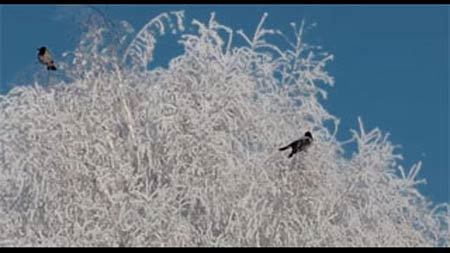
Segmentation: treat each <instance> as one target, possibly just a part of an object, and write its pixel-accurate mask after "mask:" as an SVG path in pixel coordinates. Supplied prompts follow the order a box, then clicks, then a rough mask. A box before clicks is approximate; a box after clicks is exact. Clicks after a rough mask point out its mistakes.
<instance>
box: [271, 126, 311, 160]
mask: <svg viewBox="0 0 450 253" xmlns="http://www.w3.org/2000/svg"><path fill="white" fill-rule="evenodd" d="M312 142H313V137H312V134H311V132H309V131H308V132H306V133H305V136H303V137H302V138H300V139H298V140H296V141H294V142H292V143H291V144H289V145H287V146H285V147H282V148H280V149H279V150H280V151H283V150H286V149H288V148H292V152H291V153H290V154H289V156H288V158H291V157H292V156H293V155H294V154H295V153H297V152H300V151H303V150H306V148H308V147H309V146H310V145H311V144H312Z"/></svg>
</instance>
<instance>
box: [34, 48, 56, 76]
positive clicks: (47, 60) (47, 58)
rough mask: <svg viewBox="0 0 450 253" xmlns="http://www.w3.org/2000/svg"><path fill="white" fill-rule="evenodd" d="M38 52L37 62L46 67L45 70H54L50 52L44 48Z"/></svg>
mask: <svg viewBox="0 0 450 253" xmlns="http://www.w3.org/2000/svg"><path fill="white" fill-rule="evenodd" d="M38 51H39V53H38V60H39V62H40V63H41V64H43V65H45V66H47V70H56V66H55V62H54V61H53V58H52V55H51V54H50V51H49V50H48V49H47V48H46V47H41V48H38Z"/></svg>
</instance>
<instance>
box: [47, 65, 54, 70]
mask: <svg viewBox="0 0 450 253" xmlns="http://www.w3.org/2000/svg"><path fill="white" fill-rule="evenodd" d="M47 70H56V67H55V65H50V66H47Z"/></svg>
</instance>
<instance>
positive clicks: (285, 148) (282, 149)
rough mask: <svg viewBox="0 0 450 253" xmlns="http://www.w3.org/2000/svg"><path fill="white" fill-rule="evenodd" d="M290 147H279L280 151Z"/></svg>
mask: <svg viewBox="0 0 450 253" xmlns="http://www.w3.org/2000/svg"><path fill="white" fill-rule="evenodd" d="M288 148H289V146H286V147H282V148H280V149H278V150H279V151H283V150H286V149H288Z"/></svg>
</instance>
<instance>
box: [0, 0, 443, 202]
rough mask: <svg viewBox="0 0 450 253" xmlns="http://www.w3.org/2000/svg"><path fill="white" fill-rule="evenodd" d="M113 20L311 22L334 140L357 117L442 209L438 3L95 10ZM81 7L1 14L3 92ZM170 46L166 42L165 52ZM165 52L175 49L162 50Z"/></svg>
mask: <svg viewBox="0 0 450 253" xmlns="http://www.w3.org/2000/svg"><path fill="white" fill-rule="evenodd" d="M97 7H98V8H99V9H101V10H102V11H104V12H105V13H106V14H107V15H108V16H110V17H111V19H113V20H126V21H128V22H130V23H131V24H132V25H133V27H134V28H135V29H136V30H139V29H140V28H141V27H142V26H143V25H144V24H146V23H147V22H148V21H149V19H151V18H153V17H154V16H156V15H157V14H159V13H161V12H165V11H173V10H185V11H186V17H187V19H189V20H190V19H191V18H196V19H198V20H201V21H207V20H208V19H209V14H210V12H212V11H215V12H216V17H217V20H218V21H219V22H221V23H223V24H225V25H227V26H230V27H232V28H234V29H243V30H244V32H247V33H252V32H253V31H254V29H255V28H256V26H257V24H258V22H259V20H260V18H261V16H262V14H263V13H264V12H268V13H269V17H268V19H267V21H266V26H267V27H271V28H277V29H281V30H283V31H286V32H290V31H291V30H290V26H289V23H290V22H293V21H294V22H300V21H301V19H302V18H304V19H305V21H306V23H307V24H311V23H317V26H316V27H315V28H314V29H312V30H309V31H308V33H307V34H306V37H305V40H306V41H307V42H309V43H310V44H317V45H321V46H323V48H324V49H325V50H326V51H328V52H330V53H332V54H334V55H335V60H334V61H333V62H332V63H331V64H330V65H329V66H328V71H329V72H330V74H331V75H332V76H334V77H335V80H336V85H335V87H334V88H330V89H327V90H328V93H329V94H328V95H329V98H328V100H326V101H324V105H325V107H326V109H327V110H328V111H330V112H331V113H332V114H333V115H335V116H337V117H338V118H340V119H341V126H340V134H339V136H338V137H339V139H341V140H344V139H348V138H349V137H350V132H349V129H350V128H353V129H355V128H356V127H357V117H358V116H361V117H362V119H363V121H364V122H365V125H366V127H367V128H369V129H372V128H374V127H379V128H380V129H381V130H382V131H383V132H389V133H390V134H391V137H390V139H391V141H392V142H393V143H394V144H400V145H401V146H402V148H401V149H399V150H398V152H400V153H402V154H403V156H404V158H405V160H404V161H403V165H404V167H406V168H407V169H409V168H410V166H411V165H412V164H413V163H415V162H416V161H418V160H422V161H423V166H422V170H421V172H420V174H419V176H420V177H423V178H426V179H427V181H428V184H427V185H425V186H421V187H420V189H421V191H422V192H423V193H424V194H425V195H426V196H427V197H430V198H431V199H432V200H433V201H434V202H444V201H445V202H449V201H450V199H449V198H450V197H449V196H450V190H449V181H450V176H449V172H448V168H449V167H448V156H449V150H448V141H449V138H448V95H449V92H448V84H449V76H448V73H449V65H448V59H449V41H448V40H449V34H448V29H449V20H448V14H449V7H448V6H445V5H441V6H440V5H401V6H399V5H385V6H383V5H150V6H145V5H140V6H136V5H111V6H105V5H98V6H97ZM83 9H85V7H82V6H81V7H80V6H70V5H64V6H61V5H59V6H55V5H2V6H0V20H1V22H0V23H1V28H0V32H1V40H0V67H1V71H0V92H3V93H4V92H6V91H7V90H8V89H10V88H11V82H12V81H14V80H19V79H20V75H21V73H23V72H24V70H30V69H38V68H39V65H37V60H36V56H35V54H36V48H37V47H40V46H42V45H47V46H49V47H50V48H51V49H52V52H53V53H54V54H55V56H56V58H57V57H58V56H60V55H61V53H63V52H64V51H66V50H69V49H73V48H74V46H75V45H76V42H77V39H78V36H79V30H78V29H77V25H76V24H75V21H76V17H78V16H79V14H80V13H81V11H82V10H83ZM165 42H168V43H169V44H167V45H166V44H164V43H165ZM168 47H170V48H171V49H172V50H165V49H166V48H168ZM155 53H156V57H155V64H165V63H167V61H168V59H170V58H171V57H173V56H176V55H177V54H179V53H181V48H180V47H179V46H178V45H177V43H176V41H174V40H171V39H170V37H167V38H166V37H163V38H162V39H161V40H160V41H159V42H158V45H157V48H156V52H155Z"/></svg>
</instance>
